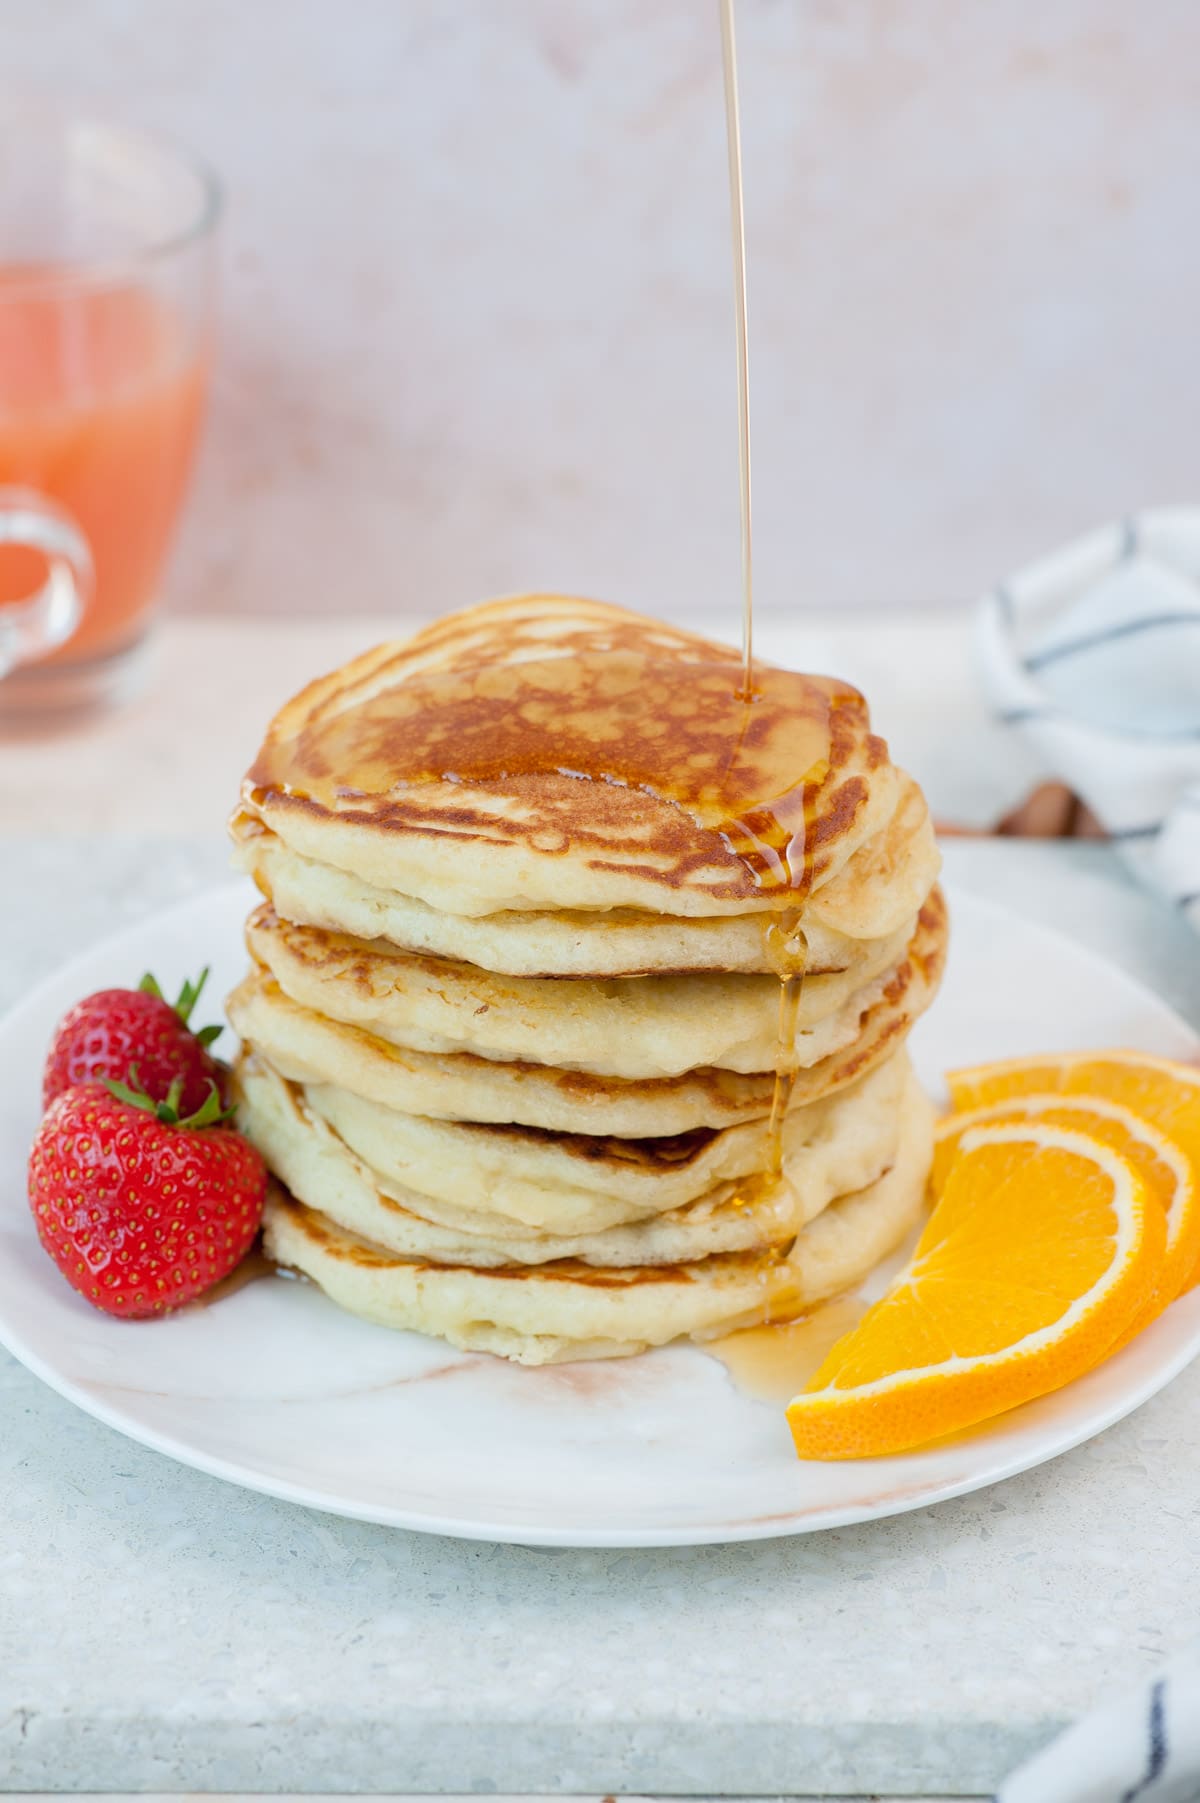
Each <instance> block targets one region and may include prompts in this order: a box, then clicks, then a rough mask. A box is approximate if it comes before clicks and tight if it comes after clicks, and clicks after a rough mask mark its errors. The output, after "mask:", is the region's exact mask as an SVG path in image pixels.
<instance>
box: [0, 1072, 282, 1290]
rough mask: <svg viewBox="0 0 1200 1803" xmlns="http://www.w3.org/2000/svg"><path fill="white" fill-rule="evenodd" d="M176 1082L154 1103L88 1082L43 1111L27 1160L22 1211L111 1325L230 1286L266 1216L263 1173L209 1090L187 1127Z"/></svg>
mask: <svg viewBox="0 0 1200 1803" xmlns="http://www.w3.org/2000/svg"><path fill="white" fill-rule="evenodd" d="M178 1101H179V1085H178V1082H177V1083H176V1084H175V1085H174V1086H173V1088H172V1093H171V1095H170V1096H169V1097H168V1099H167V1100H166V1101H165V1102H160V1103H158V1104H157V1105H156V1104H154V1103H153V1102H151V1100H150V1098H149V1097H148V1096H145V1095H142V1096H139V1095H137V1094H136V1093H135V1092H134V1091H132V1090H129V1089H127V1088H126V1087H125V1085H124V1084H121V1083H83V1084H80V1085H79V1086H78V1087H77V1088H75V1089H68V1090H66V1091H64V1093H63V1094H62V1095H61V1096H59V1097H58V1099H57V1101H56V1102H54V1103H53V1104H52V1106H51V1108H50V1111H49V1113H48V1114H47V1115H46V1117H45V1119H44V1120H43V1122H42V1124H41V1126H40V1127H39V1128H38V1131H37V1134H36V1136H35V1138H34V1142H33V1149H32V1151H31V1152H30V1155H29V1205H30V1207H31V1208H32V1210H33V1218H34V1220H35V1222H36V1223H37V1230H38V1235H39V1237H40V1239H41V1242H42V1245H43V1246H44V1247H45V1248H46V1251H47V1252H48V1253H49V1254H50V1256H51V1258H52V1259H53V1260H54V1262H55V1264H56V1265H57V1266H58V1268H59V1270H60V1271H61V1272H62V1274H63V1276H64V1277H65V1278H66V1279H67V1282H68V1283H70V1284H73V1285H74V1287H75V1288H76V1289H77V1290H78V1291H79V1293H80V1295H81V1296H86V1297H87V1299H88V1301H89V1302H91V1303H94V1304H95V1306H96V1307H97V1308H99V1309H103V1311H104V1312H105V1313H106V1314H109V1315H124V1316H127V1317H137V1316H144V1315H157V1314H162V1313H163V1312H165V1311H166V1310H167V1309H172V1308H179V1307H180V1306H181V1304H183V1303H185V1302H191V1301H193V1300H194V1298H195V1297H197V1296H199V1295H201V1294H202V1293H203V1292H204V1291H205V1290H207V1289H211V1287H212V1285H213V1284H215V1283H219V1282H220V1280H221V1278H222V1277H227V1276H228V1275H229V1273H230V1271H232V1270H233V1268H234V1266H235V1265H237V1264H238V1263H240V1261H241V1259H242V1258H243V1257H244V1256H245V1254H246V1253H247V1252H248V1251H249V1249H250V1246H251V1244H252V1242H253V1240H254V1236H255V1234H256V1233H257V1231H258V1224H259V1221H260V1219H261V1217H262V1211H263V1202H264V1200H265V1198H266V1193H267V1167H266V1165H265V1164H264V1163H263V1161H262V1156H261V1154H260V1153H259V1152H258V1151H257V1150H256V1148H255V1147H254V1146H252V1145H251V1144H250V1142H249V1140H247V1139H243V1138H242V1136H241V1134H240V1133H235V1132H234V1131H233V1129H232V1128H231V1127H228V1126H226V1125H224V1124H223V1123H224V1118H225V1117H224V1116H223V1115H222V1113H221V1100H220V1096H219V1095H218V1093H217V1089H216V1085H215V1084H210V1086H209V1092H208V1100H207V1101H206V1102H205V1104H204V1106H203V1107H202V1108H201V1109H200V1110H199V1112H198V1113H197V1114H195V1115H193V1116H192V1117H191V1118H190V1119H184V1120H180V1118H179V1116H178V1113H177V1104H178Z"/></svg>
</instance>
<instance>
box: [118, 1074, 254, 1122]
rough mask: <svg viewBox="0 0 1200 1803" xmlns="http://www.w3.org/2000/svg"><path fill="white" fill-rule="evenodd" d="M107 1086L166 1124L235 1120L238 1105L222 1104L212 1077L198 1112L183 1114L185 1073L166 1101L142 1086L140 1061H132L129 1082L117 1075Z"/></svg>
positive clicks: (174, 1085) (173, 1084) (120, 1098)
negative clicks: (180, 1100) (180, 1107)
mask: <svg viewBox="0 0 1200 1803" xmlns="http://www.w3.org/2000/svg"><path fill="white" fill-rule="evenodd" d="M104 1087H105V1089H106V1090H107V1091H108V1093H109V1095H110V1096H114V1097H115V1098H116V1100H117V1101H118V1102H128V1104H129V1106H130V1107H131V1108H140V1109H141V1110H142V1112H143V1113H144V1114H152V1115H153V1116H154V1118H155V1120H157V1121H161V1122H162V1124H163V1126H164V1127H186V1128H188V1129H189V1130H190V1129H195V1128H200V1127H220V1126H223V1125H224V1123H225V1122H226V1121H231V1120H232V1119H233V1117H234V1114H235V1113H236V1108H234V1107H230V1108H223V1107H222V1105H221V1092H220V1090H219V1089H218V1088H217V1086H216V1084H215V1083H214V1082H213V1080H212V1078H211V1077H210V1078H209V1080H208V1094H207V1095H206V1096H205V1098H204V1100H203V1101H202V1102H201V1104H200V1106H199V1108H197V1110H196V1112H195V1113H194V1114H187V1115H184V1116H183V1117H182V1118H181V1117H180V1113H179V1098H180V1096H181V1095H182V1093H183V1078H182V1077H176V1079H175V1081H174V1082H173V1083H172V1085H171V1087H170V1089H169V1090H168V1091H167V1095H166V1100H165V1101H162V1102H156V1101H155V1100H154V1099H153V1097H152V1096H148V1095H147V1094H146V1091H145V1090H144V1089H143V1087H142V1080H141V1078H140V1077H139V1076H138V1068H137V1065H136V1064H131V1065H130V1067H129V1081H128V1083H122V1082H120V1081H119V1080H118V1079H117V1078H116V1077H106V1078H105V1079H104Z"/></svg>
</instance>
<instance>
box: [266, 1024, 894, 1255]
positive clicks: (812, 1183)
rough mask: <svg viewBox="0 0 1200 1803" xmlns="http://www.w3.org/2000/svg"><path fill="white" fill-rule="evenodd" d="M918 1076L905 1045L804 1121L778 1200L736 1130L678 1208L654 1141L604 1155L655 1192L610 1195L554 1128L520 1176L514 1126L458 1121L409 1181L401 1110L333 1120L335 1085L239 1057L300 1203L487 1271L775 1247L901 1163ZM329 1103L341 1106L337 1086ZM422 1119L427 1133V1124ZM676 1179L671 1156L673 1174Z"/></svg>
mask: <svg viewBox="0 0 1200 1803" xmlns="http://www.w3.org/2000/svg"><path fill="white" fill-rule="evenodd" d="M911 1081H912V1077H911V1069H910V1066H909V1063H908V1060H907V1057H906V1056H905V1055H904V1054H903V1053H900V1054H899V1055H898V1056H897V1057H895V1058H892V1059H890V1060H889V1061H888V1063H887V1065H886V1066H884V1067H883V1068H882V1069H881V1070H880V1071H878V1072H875V1073H873V1074H872V1075H871V1076H870V1077H868V1078H867V1079H866V1080H865V1081H864V1083H862V1084H859V1085H856V1086H855V1087H854V1089H852V1090H849V1091H846V1092H843V1094H841V1095H840V1096H838V1097H836V1098H834V1099H832V1100H830V1101H828V1102H824V1103H818V1104H817V1105H816V1106H815V1107H813V1108H811V1109H805V1110H803V1111H801V1112H798V1113H797V1114H795V1115H793V1117H792V1119H791V1121H790V1123H789V1126H790V1128H791V1131H790V1132H789V1134H788V1139H787V1147H786V1151H785V1155H784V1177H785V1179H786V1181H785V1182H784V1183H783V1184H781V1185H778V1186H776V1193H768V1186H767V1185H765V1184H764V1183H761V1182H759V1181H758V1180H757V1177H756V1172H757V1171H760V1170H761V1169H762V1162H763V1158H762V1151H763V1135H762V1133H760V1132H755V1131H754V1130H752V1129H746V1128H733V1129H731V1130H730V1137H732V1138H734V1139H739V1138H744V1139H745V1141H746V1143H745V1144H744V1145H743V1146H742V1147H741V1148H740V1149H741V1152H742V1156H741V1157H740V1158H738V1157H736V1156H734V1157H732V1158H730V1159H727V1160H721V1159H720V1158H719V1157H713V1158H710V1159H708V1160H705V1159H703V1158H698V1159H697V1160H696V1161H695V1162H696V1164H697V1165H698V1166H699V1167H700V1168H698V1169H697V1170H695V1171H694V1172H693V1171H690V1170H689V1171H688V1172H687V1176H688V1177H689V1178H690V1179H691V1184H690V1190H691V1193H688V1194H685V1196H684V1197H683V1199H681V1200H680V1201H679V1202H677V1203H675V1204H674V1205H672V1203H671V1200H670V1198H671V1194H672V1189H673V1187H674V1186H671V1185H670V1184H669V1183H668V1184H667V1185H664V1187H663V1188H662V1189H659V1188H652V1187H651V1185H652V1184H653V1183H654V1179H655V1175H656V1173H655V1170H654V1163H653V1161H654V1156H655V1145H656V1142H654V1141H649V1142H642V1147H643V1149H642V1151H641V1159H642V1162H640V1163H637V1164H635V1163H634V1162H633V1160H632V1158H630V1159H627V1160H625V1161H622V1160H621V1159H619V1158H617V1157H615V1156H613V1155H611V1154H609V1155H608V1156H607V1157H605V1156H604V1155H603V1154H601V1156H600V1157H599V1158H597V1159H596V1161H595V1162H596V1163H597V1164H600V1165H601V1166H602V1171H601V1176H604V1175H607V1176H608V1177H609V1179H610V1181H611V1182H612V1183H613V1184H614V1186H616V1185H618V1184H620V1182H621V1180H622V1178H623V1177H624V1173H625V1171H626V1170H629V1169H632V1170H634V1171H635V1172H636V1173H637V1175H638V1177H639V1178H640V1179H641V1184H642V1188H641V1191H640V1193H635V1194H634V1195H632V1196H630V1195H629V1194H628V1193H627V1192H626V1193H624V1194H622V1193H620V1192H619V1191H618V1190H617V1189H616V1188H614V1190H613V1191H611V1192H609V1193H605V1192H604V1191H600V1190H596V1189H591V1190H589V1189H584V1188H582V1187H571V1186H570V1185H569V1184H568V1183H566V1182H563V1181H560V1177H561V1172H562V1170H563V1168H564V1167H570V1165H571V1163H572V1151H568V1150H564V1149H562V1147H561V1145H560V1144H559V1143H556V1142H554V1141H553V1140H549V1141H548V1140H547V1137H546V1136H542V1137H540V1138H539V1137H538V1136H533V1137H532V1143H525V1141H526V1138H527V1136H522V1135H521V1134H520V1133H519V1132H518V1133H517V1134H516V1135H515V1138H516V1140H517V1151H518V1152H519V1153H523V1155H524V1160H525V1165H524V1170H525V1172H526V1173H528V1174H524V1175H522V1172H521V1168H520V1167H518V1170H517V1173H516V1174H514V1172H513V1170H512V1168H511V1167H510V1165H509V1164H508V1163H507V1162H506V1160H507V1158H508V1157H511V1156H512V1155H513V1153H512V1141H513V1138H514V1135H513V1134H512V1133H511V1132H510V1133H509V1134H507V1135H506V1134H497V1133H496V1132H495V1130H494V1129H493V1130H492V1131H491V1132H490V1133H489V1131H488V1130H487V1129H483V1130H480V1129H478V1128H474V1129H472V1128H463V1127H458V1128H455V1127H452V1126H447V1125H445V1124H442V1126H441V1138H442V1141H443V1145H444V1147H445V1151H446V1159H445V1162H444V1163H443V1164H441V1165H438V1164H435V1163H434V1162H433V1161H432V1160H431V1159H430V1158H429V1157H428V1154H427V1156H426V1159H425V1161H424V1163H423V1164H422V1165H421V1166H420V1167H419V1171H418V1174H419V1175H421V1176H423V1177H424V1178H425V1185H424V1186H419V1185H417V1184H415V1183H413V1182H411V1181H406V1179H407V1177H408V1175H409V1171H410V1169H411V1164H410V1161H409V1160H407V1159H406V1158H404V1157H403V1156H397V1152H396V1147H395V1144H394V1142H393V1140H392V1137H391V1134H390V1132H389V1128H390V1126H391V1125H392V1124H393V1123H397V1122H399V1123H400V1124H401V1126H404V1125H405V1123H404V1122H403V1119H402V1117H398V1116H396V1115H390V1116H388V1117H387V1119H386V1120H383V1121H381V1120H380V1118H379V1117H380V1116H382V1115H383V1114H384V1111H383V1110H378V1109H376V1110H371V1109H370V1105H369V1104H362V1103H357V1104H356V1103H355V1101H354V1098H352V1097H346V1096H345V1095H344V1093H342V1092H337V1093H338V1094H339V1096H340V1099H341V1101H342V1103H343V1104H347V1103H348V1104H349V1107H348V1108H346V1107H343V1108H342V1109H338V1108H337V1107H336V1106H335V1107H334V1108H333V1109H332V1111H331V1112H332V1115H333V1118H332V1119H331V1113H330V1112H324V1111H322V1109H321V1108H319V1107H318V1106H316V1105H315V1103H314V1099H313V1098H314V1095H315V1096H317V1097H318V1098H320V1097H321V1093H322V1092H320V1091H312V1090H305V1089H303V1088H302V1087H301V1086H300V1085H297V1084H289V1083H288V1082H287V1081H286V1080H285V1079H284V1078H282V1077H280V1076H279V1075H278V1074H277V1073H276V1072H274V1071H273V1070H272V1069H271V1068H270V1066H268V1065H265V1064H264V1063H263V1062H262V1061H261V1060H260V1059H258V1058H256V1057H254V1056H253V1055H251V1056H249V1057H246V1058H243V1059H242V1060H241V1061H240V1063H239V1065H238V1093H239V1111H238V1125H239V1130H240V1131H241V1132H243V1133H245V1134H246V1136H247V1137H248V1138H249V1139H251V1140H253V1141H254V1143H255V1145H257V1146H258V1147H259V1149H260V1151H261V1152H262V1153H263V1156H264V1157H265V1158H266V1159H267V1162H268V1163H269V1165H270V1167H271V1169H272V1170H273V1171H274V1172H275V1173H276V1175H277V1176H278V1177H279V1178H280V1179H281V1180H282V1181H283V1182H284V1183H285V1184H286V1185H287V1188H288V1189H289V1190H290V1191H291V1193H292V1195H293V1196H294V1197H295V1198H296V1199H297V1200H298V1201H301V1202H304V1203H307V1204H308V1206H309V1207H311V1208H316V1209H319V1210H320V1211H321V1212H322V1213H323V1214H327V1215H329V1216H330V1217H331V1219H333V1220H334V1221H336V1222H337V1223H338V1225H339V1226H342V1227H348V1228H350V1229H351V1230H352V1231H353V1232H356V1233H359V1234H361V1235H362V1236H363V1237H364V1238H366V1239H370V1240H373V1241H374V1242H375V1243H376V1244H377V1245H380V1246H383V1247H385V1248H387V1249H388V1250H390V1251H393V1252H401V1253H405V1254H411V1253H418V1254H421V1255H426V1256H429V1257H431V1258H438V1259H443V1260H444V1259H448V1258H449V1259H453V1261H454V1262H459V1261H461V1262H462V1263H464V1264H478V1265H494V1264H508V1263H512V1262H532V1263H537V1262H542V1261H545V1260H547V1259H554V1258H580V1259H583V1260H585V1262H589V1263H593V1262H594V1263H601V1264H618V1265H623V1264H661V1263H664V1262H675V1261H678V1260H681V1259H693V1258H700V1257H705V1256H707V1255H708V1254H709V1253H710V1252H716V1251H730V1250H741V1249H745V1248H747V1247H762V1246H768V1245H773V1244H777V1243H778V1242H779V1241H781V1240H784V1239H787V1238H789V1237H791V1236H792V1235H793V1234H795V1233H797V1232H799V1230H800V1228H801V1227H802V1226H803V1225H804V1224H805V1222H806V1221H809V1220H811V1219H812V1218H813V1217H814V1216H815V1215H817V1214H819V1213H820V1211H821V1210H822V1209H823V1208H824V1207H825V1206H826V1205H827V1204H828V1203H829V1202H830V1201H832V1200H833V1198H834V1197H835V1196H838V1195H842V1194H844V1193H846V1192H847V1191H850V1190H855V1189H861V1188H863V1187H864V1186H865V1185H866V1184H868V1183H871V1182H873V1181H874V1180H875V1178H877V1177H878V1176H880V1175H881V1174H882V1172H883V1171H884V1170H885V1168H886V1167H887V1166H888V1165H889V1164H890V1163H891V1160H892V1158H893V1156H894V1153H895V1150H896V1144H897V1141H898V1138H899V1133H900V1112H901V1109H902V1107H903V1106H904V1105H905V1101H906V1098H907V1095H908V1092H909V1086H910V1084H911ZM325 1101H326V1106H327V1107H328V1106H329V1103H328V1092H325ZM364 1111H365V1112H367V1114H368V1123H367V1125H368V1131H366V1132H360V1133H359V1134H357V1135H356V1136H355V1137H354V1138H353V1139H351V1138H348V1137H347V1135H346V1134H345V1133H344V1132H342V1131H339V1123H340V1122H341V1121H343V1120H344V1119H345V1118H346V1116H347V1115H348V1116H349V1118H350V1121H351V1123H352V1124H354V1125H357V1126H361V1125H362V1121H361V1118H356V1114H357V1116H358V1117H361V1115H362V1113H363V1112H364ZM412 1124H413V1125H414V1126H416V1127H418V1129H419V1127H420V1126H421V1124H422V1123H419V1122H414V1123H412ZM430 1125H433V1124H432V1123H430ZM481 1132H482V1136H483V1139H484V1145H483V1147H482V1148H481V1147H480V1145H479V1138H480V1135H481ZM418 1137H419V1136H418ZM489 1141H496V1142H498V1143H495V1144H492V1143H488V1142H489ZM401 1143H402V1144H403V1142H401ZM593 1143H594V1142H593ZM603 1143H604V1142H601V1144H602V1145H603ZM625 1143H626V1144H627V1145H628V1146H629V1147H630V1149H631V1152H633V1151H635V1150H636V1149H637V1142H625ZM721 1147H722V1136H720V1135H714V1136H713V1138H712V1139H711V1140H710V1141H709V1143H708V1147H707V1150H708V1151H709V1152H710V1153H717V1154H719V1152H720V1151H721ZM737 1149H738V1148H735V1152H736V1150H737ZM539 1153H542V1154H543V1157H542V1161H541V1163H540V1164H539V1163H538V1162H537V1159H538V1155H539ZM756 1154H757V1157H756V1156H755V1155H756ZM573 1157H574V1163H575V1165H576V1166H580V1165H582V1166H583V1167H584V1169H585V1172H586V1174H588V1175H589V1176H590V1175H592V1174H593V1173H592V1171H591V1170H590V1168H589V1161H588V1160H587V1158H586V1157H585V1156H584V1155H582V1154H581V1153H580V1152H579V1150H578V1149H577V1148H576V1149H574V1152H573ZM727 1164H734V1165H737V1164H742V1165H744V1166H745V1167H746V1169H744V1170H743V1171H742V1172H740V1173H739V1175H740V1177H741V1181H740V1182H738V1181H734V1180H732V1179H730V1178H728V1177H727V1176H726V1175H725V1168H724V1167H725V1166H726V1165H727ZM706 1166H707V1168H705V1167H706ZM674 1175H675V1173H674V1172H673V1171H672V1169H671V1167H670V1165H669V1164H668V1167H667V1176H668V1178H670V1177H673V1176H674ZM706 1177H707V1179H708V1181H707V1182H706V1181H705V1178H706ZM535 1178H536V1179H538V1180H539V1181H535V1180H534V1179H535ZM430 1183H432V1184H433V1185H434V1193H433V1194H430V1191H429V1187H428V1186H429V1184H430ZM434 1230H442V1231H441V1232H440V1233H439V1232H437V1231H434Z"/></svg>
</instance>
